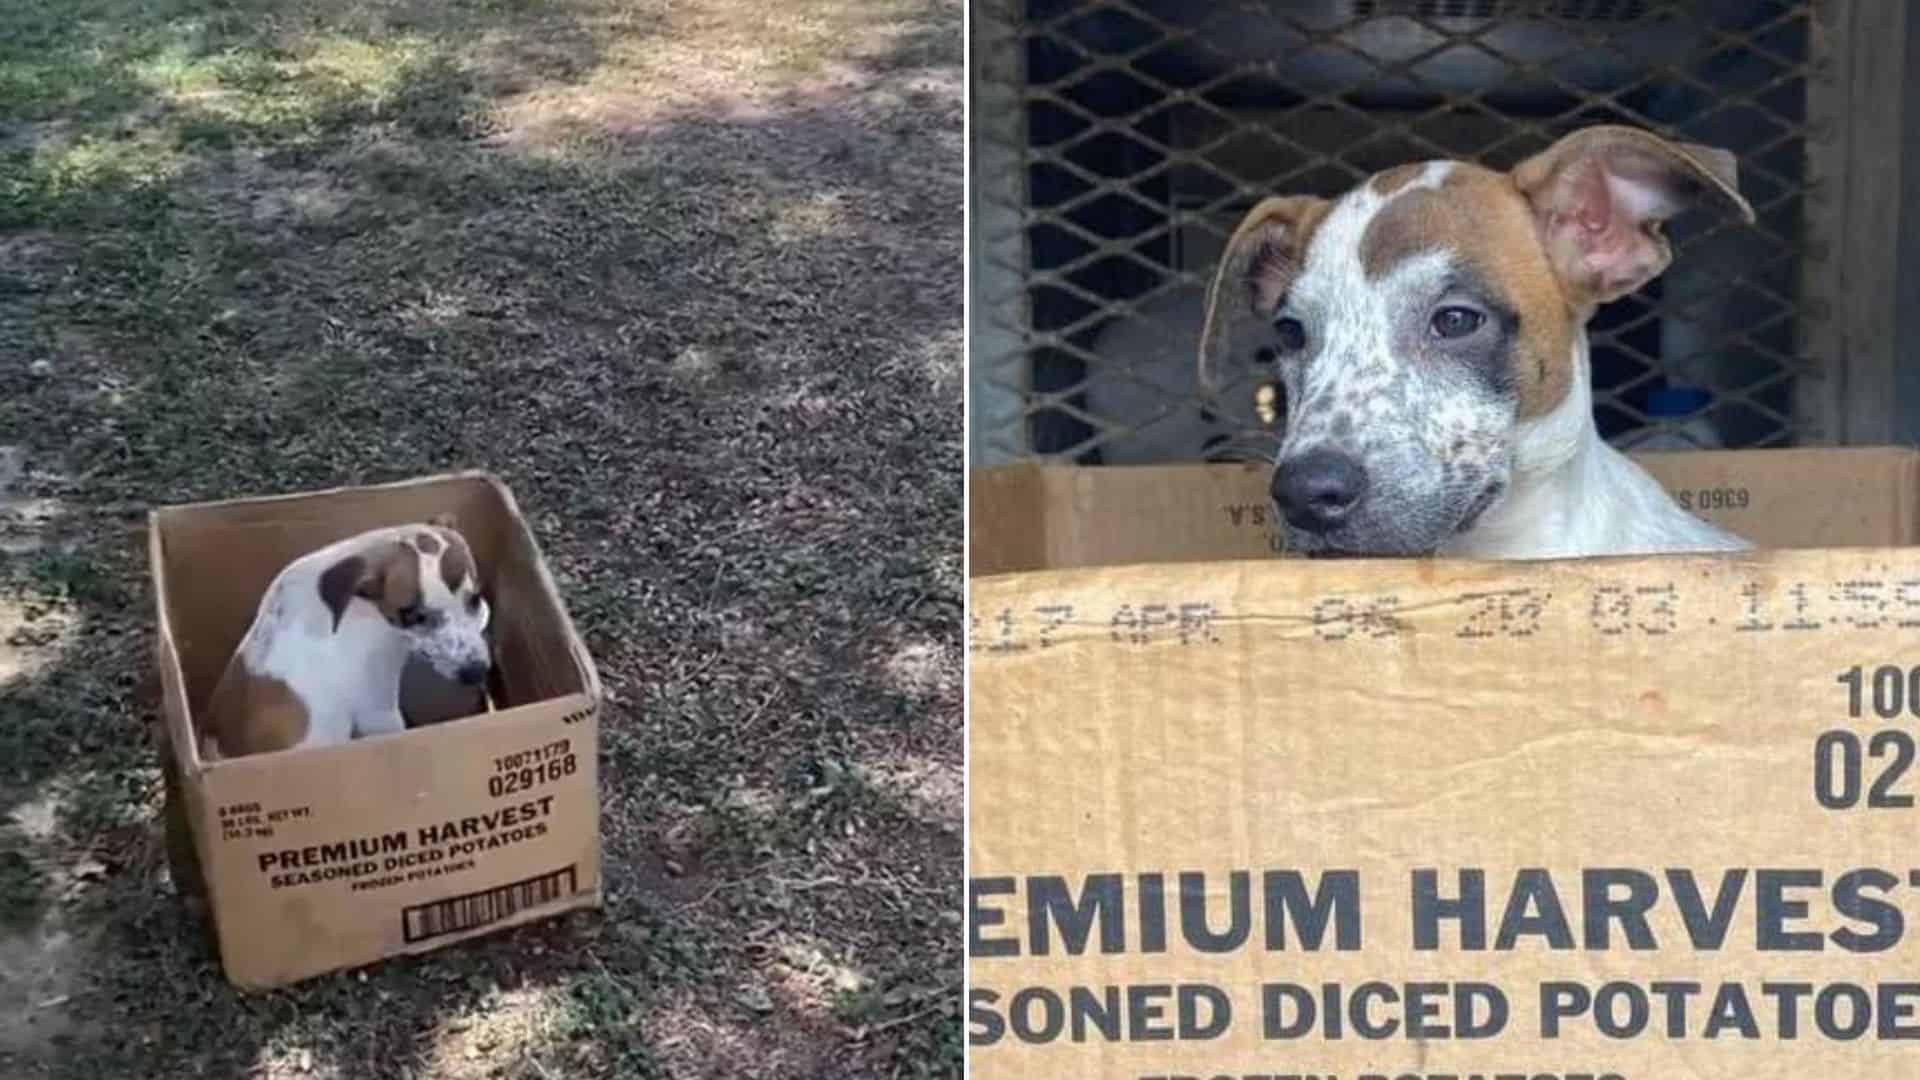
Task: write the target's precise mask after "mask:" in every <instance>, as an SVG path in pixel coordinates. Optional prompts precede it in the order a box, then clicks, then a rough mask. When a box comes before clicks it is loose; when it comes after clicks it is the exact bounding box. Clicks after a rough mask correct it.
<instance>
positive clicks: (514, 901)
mask: <svg viewBox="0 0 1920 1080" xmlns="http://www.w3.org/2000/svg"><path fill="white" fill-rule="evenodd" d="M577 882H578V877H577V876H576V875H575V873H574V868H573V867H571V866H568V867H565V868H562V869H559V870H555V871H553V872H552V873H550V874H541V875H540V876H539V877H530V878H528V879H526V880H525V881H516V882H513V883H512V884H509V885H499V886H495V887H494V888H491V889H483V890H481V891H479V892H473V893H468V894H466V895H465V896H453V897H448V898H447V899H445V900H436V901H434V902H433V903H431V904H415V905H413V906H412V907H409V908H403V909H401V911H400V932H401V935H402V936H403V937H404V938H405V940H406V941H407V943H408V944H412V943H413V942H416V941H425V940H427V939H428V938H436V937H439V936H440V935H442V934H457V933H459V932H460V931H462V930H471V929H473V928H474V927H476V926H485V925H487V924H488V923H494V922H499V921H500V920H501V919H505V918H508V917H510V916H512V915H513V914H514V913H515V912H519V911H525V910H526V909H527V908H530V907H537V906H539V905H541V904H545V903H550V902H552V901H554V900H558V899H560V898H561V897H563V896H571V895H573V893H575V892H576V891H578V889H579V885H578V884H577Z"/></svg>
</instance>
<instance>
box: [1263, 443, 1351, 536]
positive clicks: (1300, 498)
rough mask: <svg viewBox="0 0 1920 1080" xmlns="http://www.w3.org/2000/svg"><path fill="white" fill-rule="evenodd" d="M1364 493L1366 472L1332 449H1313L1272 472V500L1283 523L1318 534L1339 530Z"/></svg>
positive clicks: (1282, 464) (1283, 463) (1286, 461)
mask: <svg viewBox="0 0 1920 1080" xmlns="http://www.w3.org/2000/svg"><path fill="white" fill-rule="evenodd" d="M1366 494H1367V471H1366V470H1365V469H1363V468H1361V467H1360V463H1359V462H1357V461H1355V460H1354V459H1353V458H1351V457H1348V456H1347V455H1346V454H1342V453H1340V452H1339V451H1336V450H1328V449H1316V450H1309V451H1307V452H1306V453H1303V454H1299V455H1296V456H1294V457H1291V458H1288V459H1286V460H1284V461H1282V462H1280V464H1279V466H1278V467H1277V468H1275V469H1274V470H1273V501H1274V504H1275V505H1276V506H1278V507H1279V508H1280V513H1281V515H1282V516H1284V517H1285V518H1286V519H1287V524H1289V525H1292V526H1293V527H1294V528H1296V529H1299V530H1301V531H1302V532H1309V533H1314V534H1316V535H1317V534H1322V533H1327V532H1331V531H1333V530H1334V529H1337V528H1339V527H1340V525H1341V524H1342V523H1344V522H1345V521H1346V520H1347V518H1348V517H1350V516H1351V515H1352V514H1353V511H1354V508H1355V507H1357V506H1359V505H1360V500H1361V499H1363V498H1365V497H1366Z"/></svg>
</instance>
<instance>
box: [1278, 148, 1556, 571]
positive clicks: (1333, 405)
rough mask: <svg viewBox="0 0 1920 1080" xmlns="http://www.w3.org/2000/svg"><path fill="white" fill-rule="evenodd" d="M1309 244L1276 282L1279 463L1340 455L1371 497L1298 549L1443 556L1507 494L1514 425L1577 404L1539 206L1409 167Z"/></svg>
mask: <svg viewBox="0 0 1920 1080" xmlns="http://www.w3.org/2000/svg"><path fill="white" fill-rule="evenodd" d="M1302 244H1303V247H1302V250H1301V254H1300V257H1299V258H1298V259H1297V261H1296V262H1295V263H1294V265H1293V267H1292V268H1291V269H1292V271H1293V272H1292V273H1291V274H1290V275H1289V276H1288V278H1287V280H1285V281H1284V282H1275V281H1268V282H1266V286H1267V292H1266V295H1269V296H1272V297H1276V298H1277V302H1276V303H1274V304H1273V305H1272V307H1271V319H1272V322H1273V326H1274V330H1275V334H1276V336H1277V337H1278V339H1279V340H1280V342H1281V348H1280V350H1279V355H1278V360H1279V370H1280V373H1281V377H1282V380H1283V381H1284V382H1285V384H1286V389H1287V399H1288V402H1289V412H1288V419H1287V429H1286V436H1285V441H1284V443H1283V445H1282V447H1281V450H1280V453H1279V455H1278V459H1277V465H1278V468H1279V469H1280V470H1281V472H1282V473H1284V472H1285V471H1286V470H1287V468H1288V465H1289V462H1290V461H1297V460H1301V459H1303V458H1304V457H1305V455H1308V454H1319V455H1325V454H1326V453H1333V454H1337V455H1339V456H1341V457H1343V458H1345V459H1347V460H1348V461H1350V462H1351V463H1352V464H1354V465H1356V466H1358V469H1359V471H1360V473H1361V474H1363V475H1364V488H1363V492H1364V493H1363V494H1362V495H1361V496H1360V497H1359V499H1358V501H1357V502H1355V503H1354V504H1353V506H1352V508H1351V509H1350V510H1349V511H1348V512H1346V513H1345V514H1343V515H1341V516H1340V517H1339V519H1338V521H1337V522H1333V523H1331V524H1329V523H1327V522H1323V521H1313V520H1306V519H1302V520H1300V521H1297V522H1294V523H1292V524H1290V527H1289V533H1290V535H1289V540H1290V542H1291V543H1293V544H1294V545H1295V546H1296V547H1297V548H1300V549H1303V550H1307V551H1314V550H1329V549H1330V550H1335V551H1341V552H1347V553H1353V554H1379V555H1389V554H1392V555H1412V554H1426V553H1430V552H1432V551H1433V550H1434V549H1435V548H1437V547H1438V546H1439V545H1440V544H1441V543H1443V542H1444V541H1445V540H1446V539H1447V538H1448V537H1450V536H1452V535H1453V534H1454V533H1456V532H1459V531H1460V530H1462V529H1464V528H1466V527H1468V526H1470V525H1471V524H1472V523H1473V521H1474V520H1475V519H1476V518H1477V517H1478V516H1479V514H1480V513H1481V512H1482V511H1484V510H1485V509H1486V507H1487V506H1488V505H1489V504H1490V503H1491V502H1492V501H1493V500H1494V499H1495V498H1497V497H1498V495H1499V494H1500V492H1501V491H1502V490H1504V488H1505V487H1506V485H1507V483H1508V480H1509V475H1510V471H1511V460H1510V459H1511V441H1512V437H1513V432H1514V428H1515V425H1516V424H1517V423H1518V422H1519V421H1521V420H1522V419H1524V418H1526V417H1529V416H1534V415H1540V414H1542V413H1545V412H1547V411H1550V410H1551V409H1552V408H1553V406H1554V405H1556V404H1558V403H1559V401H1560V400H1561V399H1563V398H1564V397H1565V395H1566V391H1567V385H1568V378H1569V372H1570V368H1571V362H1572V361H1571V357H1572V347H1573V337H1572V335H1573V331H1574V326H1573V322H1572V317H1571V312H1570V311H1569V309H1568V305H1567V303H1566V300H1565V299H1564V297H1562V296H1561V295H1560V293H1559V287H1558V285H1557V283H1556V282H1555V279H1554V278H1553V275H1552V273H1551V271H1550V269H1549V268H1548V265H1547V263H1546V259H1545V256H1544V254H1543V253H1542V251H1541V248H1540V244H1539V241H1538V239H1537V236H1536V233H1535V231H1534V226H1533V224H1532V219H1531V217H1530V215H1529V211H1528V209H1527V206H1526V203H1525V201H1524V200H1523V199H1522V198H1521V197H1520V195H1519V194H1518V192H1517V191H1515V190H1514V189H1513V187H1512V185H1511V183H1510V182H1509V181H1508V180H1507V179H1506V178H1505V177H1504V176H1502V175H1500V174H1497V173H1492V172H1488V171H1486V170H1483V169H1478V168H1476V167H1473V166H1468V165H1461V164H1457V163H1435V164H1432V165H1427V166H1411V167H1408V168H1405V169H1400V170H1394V171H1393V172H1390V173H1387V174H1382V176H1380V177H1377V178H1376V179H1375V180H1374V181H1373V182H1371V183H1369V184H1367V185H1362V186H1361V187H1359V188H1356V189H1355V190H1354V191H1352V192H1349V193H1348V194H1347V195H1346V196H1344V197H1342V198H1341V199H1340V200H1339V201H1337V202H1336V203H1334V204H1333V206H1332V208H1331V209H1330V210H1329V211H1328V213H1327V214H1326V215H1325V217H1324V218H1323V219H1321V220H1319V221H1318V223H1317V227H1316V228H1314V229H1313V231H1312V233H1311V235H1309V236H1305V237H1303V238H1302ZM1256 273H1258V271H1257V270H1256ZM1255 295H1256V296H1259V295H1261V288H1260V286H1259V285H1258V284H1256V288H1255Z"/></svg>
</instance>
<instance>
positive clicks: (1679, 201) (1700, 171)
mask: <svg viewBox="0 0 1920 1080" xmlns="http://www.w3.org/2000/svg"><path fill="white" fill-rule="evenodd" d="M1512 175H1513V183H1514V186H1515V187H1516V188H1518V189H1519V191H1520V194H1521V195H1523V196H1525V197H1526V199H1527V201H1528V202H1529V203H1531V204H1532V205H1533V213H1534V220H1535V222H1536V224H1537V225H1538V227H1539V230H1540V242H1541V245H1542V246H1543V247H1545V248H1546V252H1547V259H1548V261H1549V262H1550V263H1551V264H1552V265H1553V271H1554V273H1555V274H1556V275H1557V276H1558V277H1559V278H1560V282H1561V285H1562V287H1563V288H1564V289H1565V290H1566V293H1567V297H1568V299H1569V300H1571V301H1573V302H1574V304H1575V305H1576V306H1582V307H1585V306H1591V305H1598V304H1604V303H1606V302H1607V301H1609V300H1614V299H1618V298H1619V297H1622V296H1625V295H1626V294H1628V293H1630V292H1632V291H1633V290H1635V289H1637V288H1639V287H1640V286H1642V285H1644V284H1646V283H1647V282H1648V281H1651V280H1652V279H1653V278H1654V277H1656V276H1657V275H1658V274H1659V273H1660V271H1662V270H1665V269H1666V268H1667V264H1668V263H1669V262H1671V261H1672V260H1673V248H1672V246H1671V245H1669V244H1668V243H1667V239H1666V237H1664V236H1662V235H1661V233H1660V226H1661V223H1663V222H1665V221H1666V220H1667V219H1668V218H1671V217H1673V216H1675V215H1676V214H1679V213H1680V212H1681V211H1683V210H1685V209H1687V208H1688V207H1691V206H1697V205H1701V204H1712V205H1714V206H1717V207H1719V208H1721V209H1723V210H1726V211H1728V212H1730V213H1732V214H1733V215H1735V216H1736V217H1738V218H1739V219H1740V220H1741V222H1742V223H1744V224H1748V225H1751V224H1752V223H1753V207H1751V206H1749V205H1747V200H1745V199H1743V198H1741V197H1740V185H1739V178H1738V176H1737V175H1736V166H1735V163H1734V158H1733V155H1732V154H1729V153H1727V152H1726V151H1725V150H1717V149H1714V148H1713V147H1710V146H1696V145H1693V144H1692V143H1680V142H1671V141H1669V140H1667V139H1663V138H1661V137H1660V136H1658V135H1655V134H1653V133H1651V132H1647V131H1641V130H1639V129H1638V128H1630V127H1620V126H1617V125H1599V126H1596V127H1589V128H1583V129H1581V130H1579V131H1576V132H1574V133H1573V134H1571V135H1567V136H1565V137H1564V138H1562V139H1561V140H1560V141H1559V142H1557V143H1554V144H1553V145H1552V146H1550V147H1548V148H1547V149H1546V150H1543V151H1541V152H1540V153H1539V154H1536V155H1535V156H1533V157H1531V158H1528V159H1527V160H1526V161H1523V162H1521V163H1520V164H1519V165H1517V166H1515V168H1514V170H1513V174H1512Z"/></svg>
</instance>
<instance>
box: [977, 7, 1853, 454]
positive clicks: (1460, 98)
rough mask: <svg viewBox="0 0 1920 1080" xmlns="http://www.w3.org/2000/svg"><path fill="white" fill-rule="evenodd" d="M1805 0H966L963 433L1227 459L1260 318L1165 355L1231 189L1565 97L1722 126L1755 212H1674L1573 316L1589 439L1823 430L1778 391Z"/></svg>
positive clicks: (1636, 115)
mask: <svg viewBox="0 0 1920 1080" xmlns="http://www.w3.org/2000/svg"><path fill="white" fill-rule="evenodd" d="M1823 6H1825V5H1823V4H1820V3H1818V2H1812V3H1786V2H1774V3H1768V2H1757V3H1756V2H1746V0H1742V2H1737V3H1736V2H1731V0H1723V2H1715V0H1702V2H1689V3H1661V2H1656V0H1261V2H1241V3H1196V2H1189V0H1113V2H1102V3H1087V2H1071V0H976V3H975V4H974V8H973V49H974V57H975V62H974V81H973V95H974V97H973V103H972V106H973V109H972V117H971V119H972V131H973V140H974V142H973V150H974V157H973V171H974V175H973V185H972V197H973V204H972V209H973V213H974V216H975V220H974V237H973V252H972V259H973V304H974V306H973V312H974V315H973V319H974V325H973V330H974V334H973V354H972V366H973V371H974V384H973V388H974V397H973V402H974V410H975V427H974V432H973V436H974V439H975V442H976V456H977V457H978V458H979V459H981V460H983V461H997V460H1009V459H1021V458H1029V459H1031V458H1038V459H1052V460H1058V461H1073V462H1078V463H1082V464H1097V463H1150V462H1162V463H1164V462H1184V461H1197V460H1206V459H1228V458H1236V457H1251V456H1254V455H1255V454H1256V453H1258V452H1259V451H1258V450H1256V449H1250V448H1255V447H1258V446H1260V445H1261V441H1260V439H1259V438H1257V437H1250V436H1254V435H1256V434H1257V433H1258V432H1260V431H1262V430H1271V429H1272V428H1273V427H1274V426H1275V425H1276V424H1283V423H1284V403H1279V404H1278V405H1277V406H1269V405H1268V404H1267V401H1268V398H1269V397H1270V395H1271V394H1272V393H1273V391H1272V390H1271V389H1267V388H1268V387H1270V386H1271V384H1272V381H1273V380H1272V377H1271V365H1272V353H1271V351H1270V347H1269V345H1268V342H1267V335H1268V334H1269V333H1270V331H1269V330H1268V328H1267V327H1266V326H1264V325H1261V324H1257V323H1254V322H1253V320H1252V319H1251V316H1247V317H1244V318H1243V320H1242V323H1241V324H1240V325H1237V326H1234V327H1232V328H1231V332H1230V335H1229V338H1228V340H1229V342H1230V343H1231V346H1232V353H1231V356H1230V359H1229V360H1228V370H1227V371H1226V372H1224V373H1223V374H1224V375H1226V376H1227V378H1226V380H1225V385H1224V388H1223V389H1222V390H1220V391H1219V392H1218V393H1217V394H1216V395H1215V396H1213V397H1212V398H1209V399H1203V398H1202V397H1201V396H1200V394H1199V390H1198V387H1197V385H1196V383H1195V377H1194V372H1195V364H1194V356H1195V348H1196V344H1197V339H1198V337H1199V328H1200V322H1201V310H1202V305H1203V302H1204V294H1205V289H1206V285H1207V281H1208V279H1209V277H1210V275H1211V273H1212V270H1213V268H1214V264H1215V262H1216V260H1217V258H1218V257H1219V255H1220V253H1221V251H1222V249H1223V247H1224V244H1225V241H1226V238H1227V236H1228V234H1229V233H1231V231H1232V229H1233V227H1234V225H1235V224H1236V223H1237V221H1238V220H1239V218H1240V216H1241V215H1242V214H1243V213H1244V212H1245V211H1246V210H1247V209H1248V208H1249V207H1250V206H1251V205H1252V203H1253V201H1254V200H1255V199H1257V198H1259V197H1261V196H1263V195H1267V194H1275V193H1302V194H1318V195H1324V196H1332V195H1337V194H1338V193H1340V192H1342V191H1344V190H1346V189H1347V188H1349V187H1351V186H1352V185H1354V184H1355V183H1357V182H1358V181H1360V180H1361V179H1363V178H1365V177H1366V176H1368V175H1370V174H1372V173H1373V172H1375V171H1377V170H1380V169H1383V168H1386V167H1389V166H1392V165H1397V164H1401V163H1404V162H1408V161H1416V160H1424V159H1428V158H1457V159H1463V160H1469V161H1477V162H1481V163H1483V164H1486V165H1488V166H1491V167H1495V168H1507V167H1510V166H1512V165H1513V164H1515V163H1517V162H1518V161H1520V160H1521V159H1523V158H1525V157H1526V156H1528V155H1530V154H1532V153H1535V152H1537V151H1539V150H1541V149H1544V148H1545V147H1546V146H1548V145H1549V144H1550V143H1551V142H1552V141H1553V140H1554V139H1555V138H1557V137H1559V136H1560V135H1562V134H1565V133H1566V132H1568V131H1570V130H1573V129H1574V128H1577V127H1582V126H1585V125H1589V124H1594V123H1625V124H1633V125H1636V126H1640V127H1645V128H1648V129H1650V130H1653V131H1656V132H1659V133H1661V134H1664V135H1667V136H1669V137H1672V138H1677V139H1682V140H1686V141H1690V142H1698V143H1707V144H1710V145H1714V146H1719V147H1722V148H1725V149H1727V150H1729V151H1731V152H1733V153H1734V155H1735V156H1736V157H1737V158H1738V159H1739V163H1740V187H1741V190H1742V192H1743V193H1744V194H1745V195H1746V197H1747V199H1748V201H1749V202H1751V203H1752V204H1753V207H1754V210H1755V212H1756V214H1757V215H1758V219H1759V220H1758V223H1757V224H1756V225H1754V226H1751V227H1749V226H1745V225H1742V224H1740V223H1738V222H1735V221H1732V220H1719V219H1717V218H1716V217H1715V216H1714V215H1712V214H1710V213H1698V214H1690V215H1685V216H1683V217H1682V218H1680V219H1677V220H1676V221H1675V222H1673V223H1671V228H1670V229H1669V235H1670V236H1671V237H1672V238H1673V240H1674V247H1675V257H1674V261H1673V265H1672V266H1671V267H1670V268H1669V269H1668V271H1667V272H1666V273H1665V274H1664V275H1662V276H1661V277H1659V278H1657V279H1655V280H1654V281H1653V282H1652V283H1650V284H1649V285H1648V286H1647V287H1646V288H1644V289H1643V290H1642V291H1641V292H1639V293H1637V294H1635V295H1633V296H1630V297H1627V298H1625V299H1622V300H1620V301H1618V302H1616V303H1613V304H1610V305H1608V306H1606V307H1605V308H1603V309H1602V310H1601V311H1600V313H1599V314H1598V315H1597V316H1596V318H1595V319H1594V321H1593V323H1592V324H1591V326H1590V333H1591V336H1592V340H1593V380H1594V397H1595V416H1596V420H1597V422H1598V424H1599V426H1600V430H1601V433H1602V435H1603V436H1604V437H1606V438H1608V439H1609V440H1612V441H1614V442H1615V443H1616V444H1618V445H1622V446H1633V445H1669V446H1673V445H1678V446H1728V447H1757V446H1780V445H1790V444H1796V443H1810V442H1821V441H1828V440H1829V438H1830V433H1829V431H1828V430H1827V429H1828V428H1829V427H1830V426H1831V425H1830V423H1829V420H1830V418H1828V417H1826V416H1823V415H1822V411H1821V406H1820V404H1819V402H1820V401H1823V400H1826V397H1825V396H1823V395H1820V394H1808V393H1805V392H1804V390H1805V386H1804V384H1807V383H1808V382H1809V381H1818V380H1820V379H1821V378H1823V377H1824V376H1823V374H1822V372H1821V370H1820V366H1819V365H1818V364H1816V363H1815V362H1814V361H1813V360H1811V359H1809V358H1810V357H1814V356H1819V355H1821V354H1822V353H1823V351H1825V350H1824V349H1823V345H1822V343H1823V340H1824V339H1823V337H1822V335H1823V334H1826V333H1830V332H1831V331H1830V330H1829V329H1827V324H1828V322H1829V315H1828V312H1827V310H1826V309H1827V307H1828V306H1829V305H1828V304H1827V303H1825V302H1824V301H1823V299H1822V290H1821V288H1820V287H1819V286H1818V283H1819V281H1820V280H1821V262H1822V259H1823V257H1824V253H1823V251H1822V248H1821V245H1820V244H1818V243H1815V242H1812V240H1813V239H1814V238H1817V237H1818V236H1819V235H1820V225H1821V208H1822V206H1823V205H1824V203H1823V198H1824V194H1823V189H1824V187H1825V185H1823V184H1822V183H1820V182H1819V181H1818V179H1817V177H1818V175H1819V169H1818V167H1817V165H1815V166H1813V167H1810V162H1816V161H1817V159H1818V155H1819V154H1820V152H1821V145H1822V142H1823V140H1830V139H1831V138H1832V137H1833V132H1834V125H1833V124H1831V123H1826V122H1823V121H1822V120H1821V119H1820V115H1821V114H1820V110H1819V109H1818V107H1817V105H1818V99H1819V95H1820V93H1821V90H1822V87H1823V86H1824V85H1826V84H1827V83H1830V82H1831V73H1830V71H1829V70H1828V68H1827V66H1826V62H1825V59H1824V58H1823V57H1822V56H1821V55H1820V53H1821V50H1822V42H1823V41H1824V40H1826V37H1825V35H1823V34H1822V32H1821V31H1822V27H1821V22H1820V20H1821V18H1822V12H1821V11H1820V9H1821V8H1822V7H1823ZM1810 103H1812V105H1811V106H1810ZM1250 324H1251V325H1250ZM1263 395H1267V397H1263ZM1276 411H1277V412H1278V413H1279V415H1278V416H1276V415H1275V413H1276ZM1265 445H1267V446H1271V442H1270V441H1269V442H1267V443H1266V444H1265Z"/></svg>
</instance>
